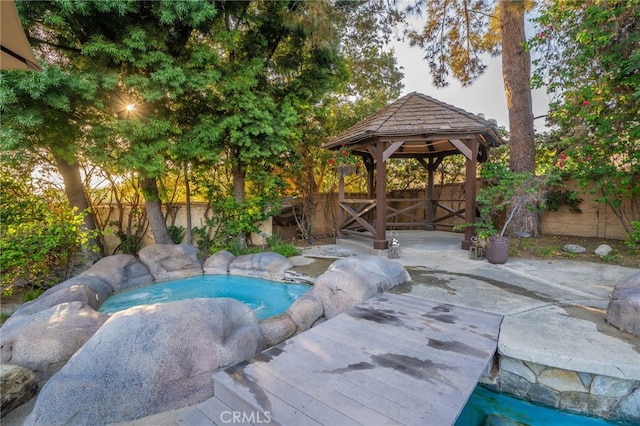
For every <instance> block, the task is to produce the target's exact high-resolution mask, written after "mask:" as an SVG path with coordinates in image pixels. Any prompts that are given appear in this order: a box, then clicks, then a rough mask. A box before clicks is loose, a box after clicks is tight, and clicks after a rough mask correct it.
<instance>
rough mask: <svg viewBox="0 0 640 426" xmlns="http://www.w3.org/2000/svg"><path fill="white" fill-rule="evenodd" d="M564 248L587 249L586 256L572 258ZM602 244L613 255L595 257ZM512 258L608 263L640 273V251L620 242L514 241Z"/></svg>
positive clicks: (567, 238)
mask: <svg viewBox="0 0 640 426" xmlns="http://www.w3.org/2000/svg"><path fill="white" fill-rule="evenodd" d="M565 244H578V245H581V246H582V247H584V248H585V249H586V252H585V253H584V254H572V253H568V252H565V251H563V250H562V248H563V247H564V246H565ZM601 244H608V245H609V246H611V248H613V251H612V252H611V254H609V255H607V256H605V257H604V258H600V256H598V255H596V254H595V253H594V251H595V249H596V248H598V246H599V245H601ZM509 256H513V257H523V258H530V259H570V260H575V261H578V262H595V263H606V264H610V265H618V266H626V267H629V268H638V269H640V247H635V248H631V247H628V246H627V245H626V243H625V242H624V241H621V240H608V239H604V238H590V237H570V236H543V237H540V238H512V239H511V245H510V246H509Z"/></svg>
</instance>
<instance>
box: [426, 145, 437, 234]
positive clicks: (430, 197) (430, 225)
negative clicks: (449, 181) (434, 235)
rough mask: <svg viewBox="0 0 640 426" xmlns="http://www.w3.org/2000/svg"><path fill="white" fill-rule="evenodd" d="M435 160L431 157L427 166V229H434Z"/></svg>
mask: <svg viewBox="0 0 640 426" xmlns="http://www.w3.org/2000/svg"><path fill="white" fill-rule="evenodd" d="M434 168H435V167H434V162H433V157H429V164H428V167H427V172H428V179H427V217H426V223H425V229H426V230H427V231H433V230H434V226H433V197H434V193H435V191H434V177H433V171H434Z"/></svg>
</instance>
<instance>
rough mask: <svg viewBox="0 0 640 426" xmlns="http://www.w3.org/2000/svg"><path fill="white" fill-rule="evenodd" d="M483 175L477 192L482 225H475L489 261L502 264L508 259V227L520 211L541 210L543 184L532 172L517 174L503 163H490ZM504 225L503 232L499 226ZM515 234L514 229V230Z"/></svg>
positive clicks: (479, 223) (485, 166)
mask: <svg viewBox="0 0 640 426" xmlns="http://www.w3.org/2000/svg"><path fill="white" fill-rule="evenodd" d="M480 176H481V177H482V178H483V179H484V182H483V186H482V188H481V189H480V191H479V192H478V206H479V210H480V219H481V220H480V222H478V223H476V224H474V227H475V229H476V233H477V235H478V237H480V238H482V239H484V240H485V241H486V244H485V250H486V258H487V260H488V261H489V262H490V263H494V264H502V263H505V262H506V261H507V259H508V257H509V243H510V234H509V231H510V229H509V225H510V224H512V221H513V219H514V218H515V217H516V213H517V212H518V210H519V209H521V208H527V209H530V210H536V209H538V208H539V207H540V206H541V205H542V203H543V201H544V197H543V191H542V189H543V181H542V180H541V179H540V178H537V177H536V176H534V175H533V174H531V173H516V172H513V171H511V170H510V169H509V168H508V167H507V166H505V165H504V164H501V163H487V164H485V165H484V167H483V169H482V172H481V174H480ZM500 222H502V226H501V227H500V231H498V226H497V225H496V224H498V223H500ZM511 232H513V230H511Z"/></svg>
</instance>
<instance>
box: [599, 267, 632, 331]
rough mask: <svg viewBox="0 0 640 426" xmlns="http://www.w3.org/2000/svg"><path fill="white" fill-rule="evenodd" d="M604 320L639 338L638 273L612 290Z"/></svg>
mask: <svg viewBox="0 0 640 426" xmlns="http://www.w3.org/2000/svg"><path fill="white" fill-rule="evenodd" d="M605 319H606V320H607V322H608V323H609V324H611V325H613V326H614V327H616V328H619V329H620V330H622V331H626V332H627V333H631V334H633V335H636V336H640V273H637V274H634V275H632V276H631V277H630V278H629V279H628V280H627V281H625V282H624V283H623V284H621V285H619V286H617V287H615V288H614V289H613V291H612V292H611V301H609V305H608V306H607V314H606V316H605Z"/></svg>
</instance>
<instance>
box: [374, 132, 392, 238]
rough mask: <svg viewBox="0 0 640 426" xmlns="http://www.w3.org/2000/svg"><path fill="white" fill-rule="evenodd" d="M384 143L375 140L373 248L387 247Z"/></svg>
mask: <svg viewBox="0 0 640 426" xmlns="http://www.w3.org/2000/svg"><path fill="white" fill-rule="evenodd" d="M384 148H385V144H384V142H382V141H381V140H379V139H378V141H377V142H376V235H375V236H374V240H373V248H374V249H377V250H384V249H386V248H388V247H389V242H388V241H387V167H386V165H387V164H386V162H385V160H384Z"/></svg>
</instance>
